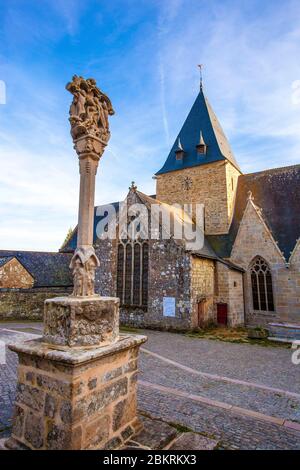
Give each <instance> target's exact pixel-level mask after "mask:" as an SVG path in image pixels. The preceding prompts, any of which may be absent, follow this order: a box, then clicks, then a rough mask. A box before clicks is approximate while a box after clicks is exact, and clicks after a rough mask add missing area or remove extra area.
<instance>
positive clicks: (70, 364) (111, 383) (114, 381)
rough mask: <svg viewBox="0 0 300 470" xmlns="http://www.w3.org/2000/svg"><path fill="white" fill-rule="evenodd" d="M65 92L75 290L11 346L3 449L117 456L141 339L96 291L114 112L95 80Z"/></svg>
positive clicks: (133, 427)
mask: <svg viewBox="0 0 300 470" xmlns="http://www.w3.org/2000/svg"><path fill="white" fill-rule="evenodd" d="M66 89H67V90H68V91H69V92H70V93H71V94H72V95H73V101H72V104H71V107H70V118H69V120H70V124H71V135H72V138H73V142H74V148H75V150H76V152H77V155H78V157H79V168H80V196H79V215H78V237H77V248H76V250H75V252H74V256H73V258H72V260H71V264H70V268H71V269H72V273H73V279H74V290H73V293H72V295H70V296H66V297H56V298H52V299H48V300H46V301H45V310H44V334H43V336H42V338H40V339H36V340H30V341H24V342H21V343H18V344H14V345H11V346H10V349H11V350H12V351H15V352H16V353H17V354H18V357H19V368H18V384H17V392H16V401H15V407H14V416H13V426H12V434H11V437H10V438H9V439H8V440H7V441H6V443H5V445H6V447H7V448H9V449H70V450H71V449H117V448H120V447H121V446H123V445H124V443H125V442H126V441H127V440H128V439H129V438H131V437H132V435H133V434H135V433H136V432H137V431H139V430H140V429H141V424H140V422H139V420H138V418H137V413H136V383H137V358H138V353H139V347H140V345H141V344H142V343H143V342H145V341H146V339H147V338H146V337H145V336H141V335H128V334H127V335H122V334H120V333H119V299H118V298H115V297H101V296H100V295H96V294H95V292H94V280H95V269H96V268H97V267H98V266H99V264H100V263H101V260H100V261H99V259H98V258H97V256H96V254H95V250H94V247H93V226H94V196H95V178H96V173H97V167H98V163H99V160H100V158H101V156H102V155H103V153H104V150H105V147H106V145H107V143H108V141H109V138H110V131H109V122H108V116H110V115H113V114H114V110H113V107H112V104H111V102H110V99H109V98H108V97H107V96H106V95H105V94H104V93H102V92H101V91H100V90H99V88H98V87H97V85H96V82H95V80H94V79H91V78H90V79H87V80H85V79H84V78H82V77H78V76H76V75H75V76H74V77H73V80H72V82H70V83H68V84H67V86H66Z"/></svg>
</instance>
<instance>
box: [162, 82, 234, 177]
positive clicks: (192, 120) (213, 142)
mask: <svg viewBox="0 0 300 470" xmlns="http://www.w3.org/2000/svg"><path fill="white" fill-rule="evenodd" d="M199 136H200V140H199ZM178 142H184V159H183V161H182V162H181V164H180V169H183V168H190V167H194V166H198V165H206V164H208V163H213V162H217V161H222V160H228V161H229V162H230V163H231V164H232V165H233V166H234V167H235V168H236V169H237V170H239V171H241V170H240V168H239V166H238V164H237V162H236V160H235V158H234V155H233V153H232V151H231V148H230V145H229V142H228V140H227V139H226V137H225V134H224V132H223V130H222V128H221V125H220V124H219V121H218V119H217V117H216V115H215V113H214V111H213V110H212V108H211V106H210V104H209V102H208V100H207V98H206V97H205V95H204V93H203V87H202V86H201V88H200V92H199V94H198V96H197V98H196V101H195V102H194V104H193V106H192V108H191V110H190V112H189V114H188V117H187V118H186V120H185V122H184V124H183V126H182V128H181V130H180V132H179V134H178V136H177V137H176V140H175V142H174V144H173V147H172V149H171V151H170V153H169V156H168V158H167V160H166V162H165V164H164V165H163V167H162V168H161V169H160V170H159V171H158V172H157V173H156V174H157V175H159V174H162V173H168V172H170V171H175V170H178V169H179V167H178V162H177V163H176V150H177V149H178ZM199 144H201V145H203V144H204V145H205V153H204V154H202V156H201V158H199V154H198V145H199Z"/></svg>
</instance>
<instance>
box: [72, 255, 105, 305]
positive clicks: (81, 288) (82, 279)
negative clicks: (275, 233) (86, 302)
mask: <svg viewBox="0 0 300 470" xmlns="http://www.w3.org/2000/svg"><path fill="white" fill-rule="evenodd" d="M99 264H100V263H99V260H98V258H97V256H96V254H95V251H94V248H93V247H89V248H87V249H86V248H83V247H81V248H77V249H76V251H75V253H74V256H73V258H72V260H71V264H70V268H71V269H72V271H73V280H74V289H73V294H72V295H74V296H76V297H86V296H93V295H95V292H94V285H95V270H96V268H97V267H98V266H99Z"/></svg>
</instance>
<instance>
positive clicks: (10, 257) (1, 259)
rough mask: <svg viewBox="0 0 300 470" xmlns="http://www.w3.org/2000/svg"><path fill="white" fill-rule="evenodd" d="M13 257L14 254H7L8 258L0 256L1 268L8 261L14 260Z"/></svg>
mask: <svg viewBox="0 0 300 470" xmlns="http://www.w3.org/2000/svg"><path fill="white" fill-rule="evenodd" d="M13 258H14V257H13V256H7V258H6V257H3V258H0V268H1V267H2V266H4V265H5V264H6V263H8V262H9V261H10V260H12V259H13Z"/></svg>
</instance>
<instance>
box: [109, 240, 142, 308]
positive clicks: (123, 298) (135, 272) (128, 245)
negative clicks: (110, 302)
mask: <svg viewBox="0 0 300 470" xmlns="http://www.w3.org/2000/svg"><path fill="white" fill-rule="evenodd" d="M117 261H118V266H117V296H118V297H119V298H120V302H121V305H131V306H140V307H146V306H147V303H148V264H149V245H148V243H147V242H138V241H134V242H133V241H126V242H123V241H121V242H120V243H119V246H118V258H117Z"/></svg>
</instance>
